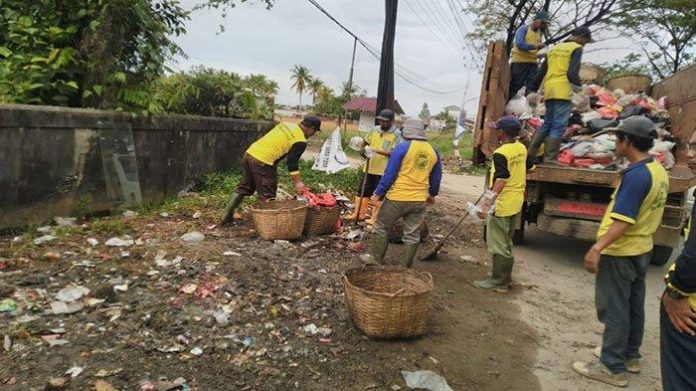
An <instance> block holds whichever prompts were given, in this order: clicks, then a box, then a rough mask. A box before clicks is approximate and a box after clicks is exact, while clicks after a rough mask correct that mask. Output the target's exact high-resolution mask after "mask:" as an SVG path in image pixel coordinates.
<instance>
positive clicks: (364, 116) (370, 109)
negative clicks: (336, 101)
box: [343, 97, 404, 132]
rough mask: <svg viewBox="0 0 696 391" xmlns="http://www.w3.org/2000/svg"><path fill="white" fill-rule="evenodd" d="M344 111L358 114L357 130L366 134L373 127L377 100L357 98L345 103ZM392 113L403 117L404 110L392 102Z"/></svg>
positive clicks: (395, 102) (396, 102)
mask: <svg viewBox="0 0 696 391" xmlns="http://www.w3.org/2000/svg"><path fill="white" fill-rule="evenodd" d="M343 107H344V108H345V109H346V110H354V111H359V112H360V120H359V121H358V129H359V130H361V131H363V132H367V131H370V130H372V128H374V127H375V117H376V114H375V113H376V111H377V98H368V97H359V98H355V99H353V100H352V101H350V102H348V103H346V104H345V105H344V106H343ZM394 112H395V113H396V114H397V115H403V114H404V110H403V109H402V108H401V105H400V104H399V101H396V100H395V101H394Z"/></svg>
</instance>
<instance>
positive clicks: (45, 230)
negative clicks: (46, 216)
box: [36, 225, 54, 234]
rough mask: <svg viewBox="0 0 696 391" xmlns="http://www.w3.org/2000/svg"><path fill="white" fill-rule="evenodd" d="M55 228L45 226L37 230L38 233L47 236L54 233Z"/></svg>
mask: <svg viewBox="0 0 696 391" xmlns="http://www.w3.org/2000/svg"><path fill="white" fill-rule="evenodd" d="M53 230H54V228H53V227H51V226H50V225H44V226H43V227H39V228H37V229H36V232H38V233H40V234H47V233H49V232H53Z"/></svg>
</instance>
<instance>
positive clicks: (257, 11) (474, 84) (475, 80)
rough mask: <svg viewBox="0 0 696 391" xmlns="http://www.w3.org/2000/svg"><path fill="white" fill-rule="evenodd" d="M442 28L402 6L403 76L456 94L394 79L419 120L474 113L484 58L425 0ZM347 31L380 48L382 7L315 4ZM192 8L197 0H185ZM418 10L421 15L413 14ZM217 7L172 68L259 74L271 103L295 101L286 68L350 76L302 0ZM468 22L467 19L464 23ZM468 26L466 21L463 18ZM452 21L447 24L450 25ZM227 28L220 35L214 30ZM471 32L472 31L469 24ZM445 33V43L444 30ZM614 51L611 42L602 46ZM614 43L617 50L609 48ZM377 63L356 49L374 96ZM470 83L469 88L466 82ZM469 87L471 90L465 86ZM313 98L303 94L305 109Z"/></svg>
mask: <svg viewBox="0 0 696 391" xmlns="http://www.w3.org/2000/svg"><path fill="white" fill-rule="evenodd" d="M426 1H428V2H429V4H430V7H438V8H431V9H430V10H429V11H431V13H433V14H435V12H436V11H437V12H439V15H441V17H439V18H437V19H438V23H441V24H439V25H433V24H432V22H431V23H430V24H426V23H424V22H427V21H428V20H429V19H428V17H429V13H425V12H423V10H422V9H419V8H418V7H419V6H421V4H423V3H422V1H414V0H402V1H400V2H399V14H398V19H397V20H398V24H397V28H396V42H395V50H394V53H395V62H396V64H397V70H398V69H401V70H402V71H403V72H404V73H405V74H406V75H407V76H408V78H409V79H410V80H411V81H413V82H415V83H417V84H419V85H421V86H423V87H425V88H427V89H430V90H435V91H441V92H449V91H454V90H460V91H458V92H455V93H448V94H436V93H432V92H428V91H424V90H422V89H419V88H417V87H415V86H413V85H411V84H409V83H408V82H406V81H404V80H403V79H401V78H400V77H398V76H397V77H396V83H395V95H396V99H397V100H398V101H399V102H400V103H401V105H402V107H403V108H404V110H405V111H406V113H407V114H408V115H417V114H418V113H419V111H420V109H421V106H422V105H423V103H424V102H427V103H428V105H429V107H430V111H431V113H432V114H433V115H434V114H436V113H437V112H439V111H440V110H441V109H442V108H443V107H445V106H448V105H458V106H459V105H461V104H462V102H463V101H464V100H465V96H466V99H467V100H469V103H467V105H466V108H467V110H468V111H469V112H470V113H471V115H472V116H473V115H474V113H475V111H476V107H477V106H476V105H477V99H476V98H477V97H478V95H479V92H480V83H481V75H480V69H481V66H482V64H481V61H480V60H479V59H478V58H482V57H483V54H482V53H477V52H474V51H472V50H471V49H470V48H469V46H468V45H462V46H464V48H462V47H458V44H457V43H456V42H455V35H456V34H457V28H456V26H455V25H454V20H453V19H448V20H447V21H445V20H443V19H444V16H449V15H451V13H450V12H449V9H448V7H447V5H446V4H447V2H446V1H445V0H426ZM318 2H319V4H321V5H322V6H323V7H324V8H326V9H327V11H329V12H330V13H331V14H333V15H334V16H335V17H336V18H337V19H338V20H339V21H340V22H342V23H343V24H344V25H345V26H346V27H348V28H349V29H350V30H352V31H353V32H354V33H356V34H357V35H358V36H360V37H361V38H362V39H363V40H365V41H366V42H367V43H369V44H370V45H372V46H373V47H376V48H378V49H381V40H382V33H383V28H384V2H382V1H376V0H330V1H329V0H318ZM182 4H183V5H184V6H185V7H187V8H191V7H192V6H193V4H195V0H183V1H182ZM414 11H418V12H414ZM221 13H222V12H221V11H219V10H210V11H208V10H200V11H196V12H194V13H193V15H192V18H191V20H190V21H189V22H188V23H187V30H188V32H187V34H186V35H184V36H181V37H178V38H176V42H177V43H178V44H179V45H180V46H181V48H182V49H183V50H184V52H185V53H186V54H187V55H188V56H189V58H188V59H179V61H178V62H177V63H176V64H174V65H173V68H174V69H179V70H188V69H189V68H190V67H191V66H193V65H200V64H203V65H206V66H209V67H214V68H220V69H225V70H229V71H233V72H237V73H239V74H242V75H246V74H249V73H263V74H265V75H267V76H268V77H269V78H271V79H273V80H275V81H277V82H278V84H279V85H280V91H279V93H278V96H277V99H276V102H277V103H280V104H293V105H296V104H297V103H298V95H297V93H295V92H294V91H293V90H292V88H291V85H292V82H291V80H290V74H291V73H290V69H291V68H292V67H293V66H294V65H295V64H300V65H304V66H306V67H307V68H309V69H310V71H311V73H312V75H314V76H316V77H319V78H320V79H322V80H323V81H324V82H325V83H326V84H327V85H328V86H329V87H331V88H333V89H334V90H338V89H339V87H340V85H341V82H343V81H346V80H347V79H348V72H349V68H350V60H351V52H352V46H353V39H352V38H351V37H350V36H349V35H348V34H347V33H345V32H343V31H341V29H340V28H339V27H338V26H337V25H336V24H335V23H334V22H332V21H331V20H330V19H328V18H327V17H326V16H325V15H324V14H322V13H321V12H320V11H319V10H317V9H316V8H315V7H314V6H313V5H312V4H310V3H309V2H308V1H306V0H279V1H278V2H277V3H276V5H275V6H274V7H273V8H272V9H271V10H270V11H268V10H266V9H265V8H264V7H263V6H262V5H261V4H243V5H240V6H238V7H237V8H235V9H234V10H233V11H232V12H230V13H229V14H228V15H227V17H226V18H225V19H222V18H221V17H220V16H221ZM465 20H466V19H465ZM467 21H468V20H467ZM448 22H449V23H448ZM220 24H224V25H225V31H224V32H222V33H220V32H219V27H218V26H219V25H220ZM466 28H468V29H469V30H471V26H470V25H468V26H466ZM441 30H444V32H445V33H446V34H448V35H447V36H446V37H448V38H449V39H446V38H445V37H443V36H442V34H443V33H442V31H441ZM607 45H610V46H611V43H607ZM613 46H616V45H613ZM625 54H626V52H625V51H623V52H617V51H615V50H611V51H598V52H593V53H589V54H588V55H586V56H585V58H583V60H586V61H595V62H600V63H601V62H605V61H607V58H619V57H622V56H623V55H625ZM378 72H379V62H378V60H377V59H375V58H374V57H372V56H371V55H370V54H369V53H368V52H367V51H366V50H364V49H362V48H361V47H360V45H358V51H357V56H356V61H355V83H356V84H357V85H358V86H360V87H362V88H364V89H366V90H367V94H368V96H375V95H376V93H377V80H378ZM467 82H468V83H467ZM467 85H468V88H467ZM310 102H311V97H309V96H303V104H306V103H310Z"/></svg>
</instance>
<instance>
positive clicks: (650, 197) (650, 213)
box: [597, 158, 669, 257]
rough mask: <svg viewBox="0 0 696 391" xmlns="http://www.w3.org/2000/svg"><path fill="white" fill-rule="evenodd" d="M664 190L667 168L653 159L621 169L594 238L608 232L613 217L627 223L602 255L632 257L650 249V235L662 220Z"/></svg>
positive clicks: (651, 247) (651, 243) (665, 188)
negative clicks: (617, 184) (620, 234)
mask: <svg viewBox="0 0 696 391" xmlns="http://www.w3.org/2000/svg"><path fill="white" fill-rule="evenodd" d="M668 191H669V178H668V176H667V171H665V169H664V167H662V165H661V164H660V163H658V162H656V161H655V160H654V159H653V158H647V159H644V160H642V161H640V162H637V163H634V164H632V165H630V166H629V167H628V168H627V169H626V170H624V171H623V172H622V173H621V182H620V183H619V186H618V187H617V188H616V190H615V191H614V194H613V195H612V196H611V202H610V203H609V206H608V207H607V211H606V212H605V213H604V218H602V222H601V223H600V226H599V230H598V231H597V239H599V238H601V237H602V236H604V235H605V234H606V233H607V231H609V227H610V226H611V224H612V222H613V221H614V220H619V221H625V222H627V223H629V224H631V226H630V227H629V228H628V229H627V230H626V232H624V234H623V235H622V236H621V237H620V238H619V239H617V240H616V241H615V242H614V243H612V245H611V246H609V247H607V248H605V249H604V251H602V254H604V255H610V256H615V257H632V256H637V255H641V254H645V253H647V252H649V251H652V249H653V234H654V233H655V231H657V228H658V227H659V226H660V224H661V223H662V213H663V212H664V209H665V203H666V201H667V193H668Z"/></svg>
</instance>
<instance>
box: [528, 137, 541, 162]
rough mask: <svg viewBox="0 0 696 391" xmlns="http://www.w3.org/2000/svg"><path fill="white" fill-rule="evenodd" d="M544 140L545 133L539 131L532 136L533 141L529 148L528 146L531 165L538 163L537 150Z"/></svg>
mask: <svg viewBox="0 0 696 391" xmlns="http://www.w3.org/2000/svg"><path fill="white" fill-rule="evenodd" d="M543 142H544V134H543V133H541V132H539V131H537V132H536V133H534V136H533V137H532V141H531V142H530V143H529V148H527V160H529V161H530V163H531V164H530V166H531V165H534V164H536V163H538V161H537V156H536V155H537V151H539V147H540V146H541V144H542V143H543Z"/></svg>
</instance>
